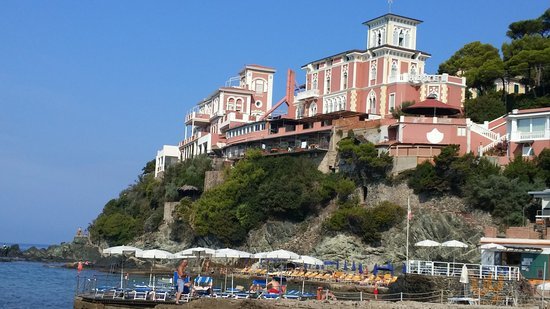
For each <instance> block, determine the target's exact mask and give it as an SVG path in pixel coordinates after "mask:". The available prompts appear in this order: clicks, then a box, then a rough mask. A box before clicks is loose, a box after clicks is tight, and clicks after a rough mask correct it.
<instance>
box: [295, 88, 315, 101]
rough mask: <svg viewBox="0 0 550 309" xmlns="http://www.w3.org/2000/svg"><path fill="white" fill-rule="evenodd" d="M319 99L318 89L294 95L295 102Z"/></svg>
mask: <svg viewBox="0 0 550 309" xmlns="http://www.w3.org/2000/svg"><path fill="white" fill-rule="evenodd" d="M318 97H319V89H310V90H304V91H300V92H298V93H296V95H295V96H294V100H295V101H305V100H307V99H315V98H318Z"/></svg>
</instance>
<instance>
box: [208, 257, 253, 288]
mask: <svg viewBox="0 0 550 309" xmlns="http://www.w3.org/2000/svg"><path fill="white" fill-rule="evenodd" d="M252 255H253V254H252V253H248V252H244V251H240V250H235V249H230V248H225V249H218V250H216V251H215V252H214V254H212V257H213V258H225V259H246V258H251V257H252ZM226 269H227V267H226ZM224 282H225V285H224V286H225V287H224V288H225V289H227V271H225V281H224ZM231 290H232V291H233V271H231Z"/></svg>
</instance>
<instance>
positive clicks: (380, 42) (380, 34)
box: [376, 30, 382, 46]
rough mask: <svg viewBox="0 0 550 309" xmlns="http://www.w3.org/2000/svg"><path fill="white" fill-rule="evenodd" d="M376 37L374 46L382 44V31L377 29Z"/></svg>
mask: <svg viewBox="0 0 550 309" xmlns="http://www.w3.org/2000/svg"><path fill="white" fill-rule="evenodd" d="M377 37H378V42H377V43H378V44H377V45H376V46H380V45H382V31H380V30H378V35H377Z"/></svg>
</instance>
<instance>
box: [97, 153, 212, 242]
mask: <svg viewBox="0 0 550 309" xmlns="http://www.w3.org/2000/svg"><path fill="white" fill-rule="evenodd" d="M154 169H155V162H154V160H153V161H150V162H148V163H147V164H146V166H145V167H144V168H143V169H142V173H141V174H140V175H139V176H138V179H137V180H136V182H135V183H134V184H132V185H130V186H129V187H128V188H126V189H125V190H123V191H122V192H121V193H120V194H119V196H118V198H115V199H112V200H110V201H109V202H107V204H106V205H105V207H104V208H103V211H102V212H101V214H100V215H99V216H98V217H97V218H96V219H95V220H94V222H92V224H91V225H90V226H89V228H88V230H89V231H90V235H91V238H92V241H99V240H103V241H106V242H107V243H108V244H109V245H120V244H126V243H128V242H129V241H131V240H132V239H134V238H135V237H136V236H139V235H141V234H143V233H148V232H152V231H155V230H157V228H158V226H159V224H160V223H161V221H162V216H163V213H162V209H163V208H162V206H163V204H164V202H166V201H177V200H179V195H178V190H177V189H178V188H179V187H181V186H182V185H184V184H189V185H193V186H196V187H197V188H199V189H202V188H203V185H204V174H205V172H206V171H208V170H211V169H212V163H211V160H210V159H209V158H207V157H197V158H194V159H191V160H186V161H184V162H182V163H178V164H175V165H173V166H170V167H169V168H168V169H167V170H166V172H165V174H164V177H163V178H161V179H157V178H155V177H154Z"/></svg>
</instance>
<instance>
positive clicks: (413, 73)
mask: <svg viewBox="0 0 550 309" xmlns="http://www.w3.org/2000/svg"><path fill="white" fill-rule="evenodd" d="M411 75H412V76H416V63H412V64H411Z"/></svg>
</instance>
